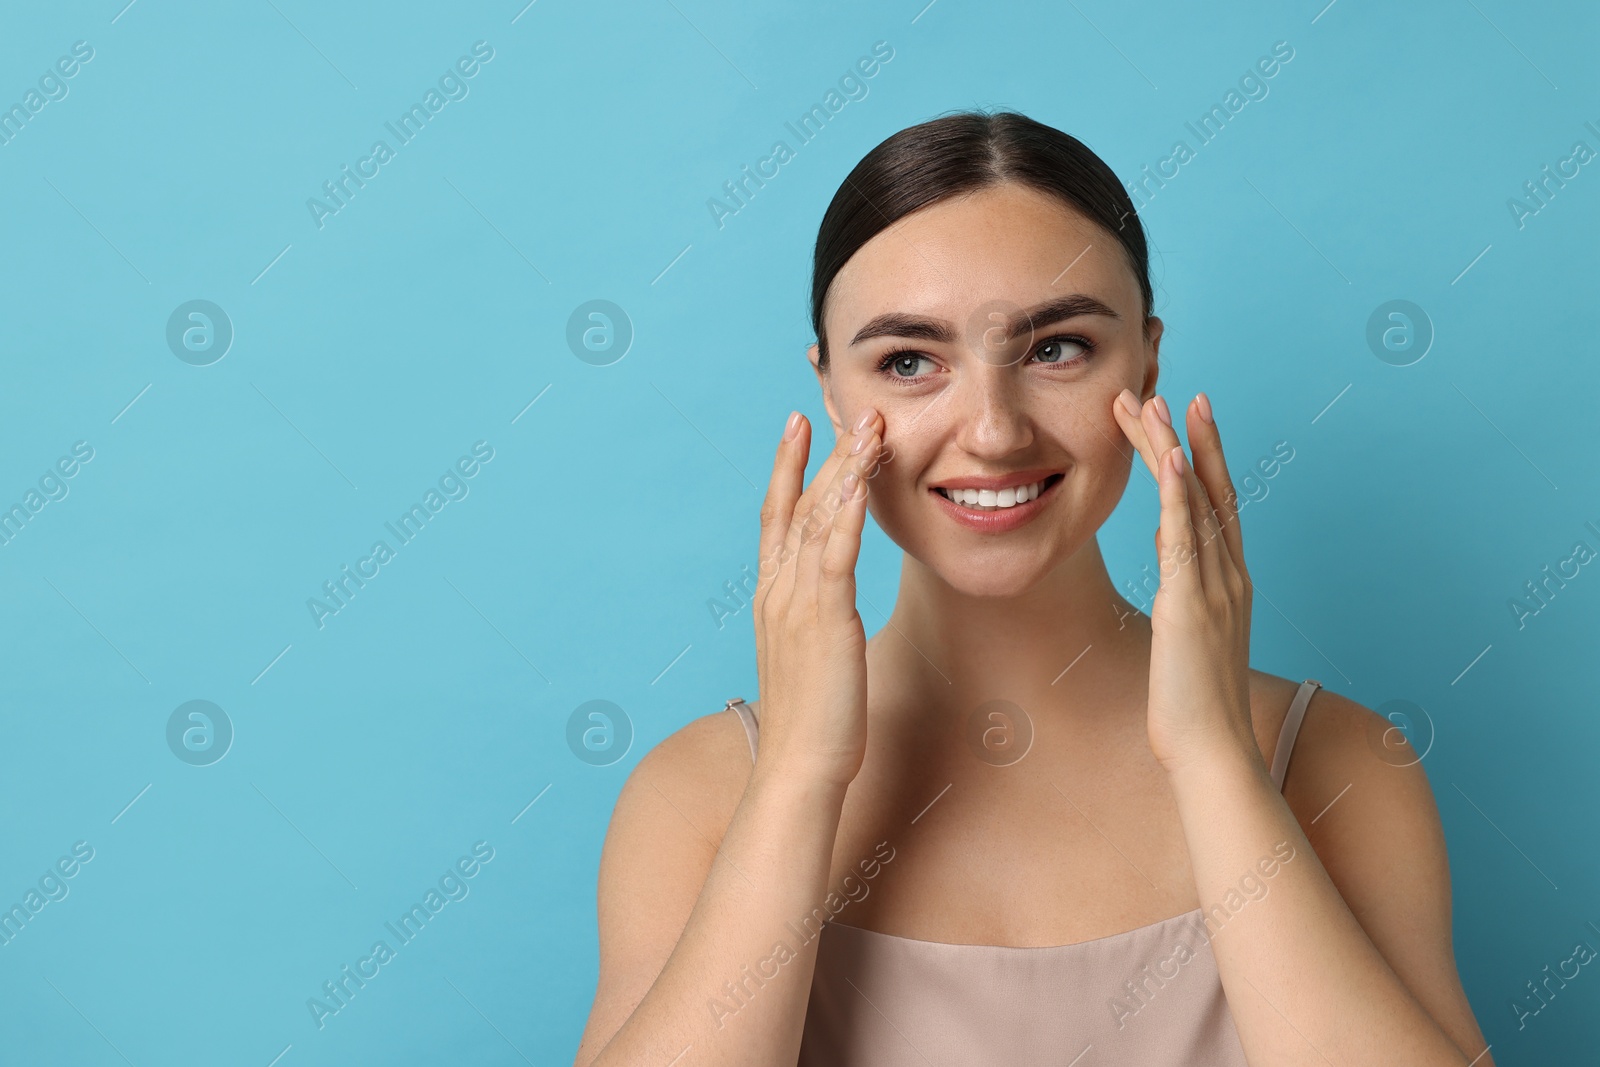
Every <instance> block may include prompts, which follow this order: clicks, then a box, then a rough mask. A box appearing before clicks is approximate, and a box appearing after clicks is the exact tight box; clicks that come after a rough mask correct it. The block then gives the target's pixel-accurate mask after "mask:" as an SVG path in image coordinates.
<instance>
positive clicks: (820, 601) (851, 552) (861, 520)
mask: <svg viewBox="0 0 1600 1067" xmlns="http://www.w3.org/2000/svg"><path fill="white" fill-rule="evenodd" d="M877 450H878V451H880V452H881V450H882V448H881V445H880V446H879V447H878V449H877ZM872 451H874V450H873V449H872V448H869V449H868V450H867V452H864V453H862V454H863V455H868V454H870V453H871V452H872ZM871 477H872V475H871V468H870V467H869V468H867V469H866V470H861V469H857V468H852V469H851V471H850V472H849V473H848V474H847V475H846V476H845V477H844V478H843V479H841V481H840V483H839V495H838V498H837V499H838V502H839V505H838V510H837V511H836V512H835V513H834V517H833V531H832V533H830V534H829V536H828V543H827V544H826V545H824V546H823V549H822V552H821V555H820V557H819V559H818V562H817V606H818V607H819V608H821V609H824V610H827V611H829V612H830V613H833V612H840V613H843V612H846V611H854V610H855V606H856V582H855V572H856V560H857V559H858V558H859V557H860V555H861V531H862V529H863V528H864V527H865V525H866V521H867V498H868V495H869V494H870V492H871V485H872V481H871Z"/></svg>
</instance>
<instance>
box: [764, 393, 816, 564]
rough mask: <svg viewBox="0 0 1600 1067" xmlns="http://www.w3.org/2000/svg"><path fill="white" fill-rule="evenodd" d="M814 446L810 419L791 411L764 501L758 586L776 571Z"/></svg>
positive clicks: (773, 464)
mask: <svg viewBox="0 0 1600 1067" xmlns="http://www.w3.org/2000/svg"><path fill="white" fill-rule="evenodd" d="M810 449H811V421H810V420H809V419H807V418H806V417H805V416H804V415H802V414H800V413H799V412H798V411H791V412H790V413H789V421H788V422H787V423H785V424H784V435H783V439H782V440H781V441H779V442H778V450H777V455H775V456H774V457H773V459H772V480H771V481H769V482H768V483H767V495H766V497H765V499H763V500H762V501H761V544H760V549H759V553H758V555H757V557H756V558H757V566H756V586H757V590H758V591H761V590H764V589H765V588H766V587H767V586H769V585H770V584H771V581H772V578H773V576H774V575H776V574H777V564H778V552H779V550H780V549H781V548H782V547H783V542H784V538H785V536H787V534H788V532H789V520H790V518H791V517H792V516H793V515H794V506H795V502H796V501H797V500H799V499H800V491H801V489H802V488H804V483H805V473H806V455H807V453H808V452H809V451H810Z"/></svg>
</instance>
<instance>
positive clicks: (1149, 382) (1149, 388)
mask: <svg viewBox="0 0 1600 1067" xmlns="http://www.w3.org/2000/svg"><path fill="white" fill-rule="evenodd" d="M1146 321H1147V322H1148V323H1149V326H1150V340H1149V341H1147V342H1145V345H1146V347H1147V348H1148V349H1149V350H1150V359H1149V362H1148V364H1147V365H1146V367H1145V372H1144V387H1143V390H1142V391H1141V392H1140V393H1139V399H1140V400H1141V401H1144V400H1149V399H1150V398H1151V397H1153V396H1155V395H1156V380H1157V379H1158V378H1160V377H1161V332H1162V331H1163V330H1165V329H1166V323H1164V322H1162V321H1161V320H1160V319H1159V318H1157V317H1156V316H1154V315H1151V316H1150V318H1149V319H1147V320H1146Z"/></svg>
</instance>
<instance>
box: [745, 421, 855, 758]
mask: <svg viewBox="0 0 1600 1067" xmlns="http://www.w3.org/2000/svg"><path fill="white" fill-rule="evenodd" d="M883 426H884V423H883V416H881V415H880V414H879V413H878V412H877V411H876V410H874V409H872V408H865V409H863V410H862V411H861V412H859V413H858V414H857V418H856V422H855V424H854V428H852V430H851V431H850V432H848V433H845V434H842V435H840V439H839V443H838V445H837V446H836V447H835V448H834V450H833V452H832V453H831V454H830V455H829V456H828V458H827V460H826V461H824V462H823V464H822V469H821V470H819V471H818V472H817V476H816V477H815V478H814V479H812V482H811V485H810V486H809V487H808V488H806V489H805V491H804V492H803V493H802V492H801V486H802V484H803V483H804V481H805V472H806V457H807V455H808V453H809V451H810V442H811V424H810V422H809V420H807V419H806V417H805V416H804V415H801V414H800V413H799V412H795V413H793V414H792V415H791V416H790V421H789V422H788V424H787V425H786V433H785V436H784V438H783V441H782V443H780V444H779V446H778V454H777V458H776V459H775V460H774V462H773V468H772V481H771V484H770V485H769V486H768V487H767V496H766V500H765V501H764V502H763V503H762V505H761V563H760V567H759V568H758V573H757V576H756V597H755V599H756V609H755V611H754V612H753V615H754V617H755V628H756V665H757V672H758V677H759V680H760V693H761V695H760V702H761V734H760V740H759V742H758V746H757V747H758V755H757V757H756V774H757V775H766V774H777V775H780V776H783V777H786V778H787V777H790V776H799V777H801V778H809V779H810V780H812V781H817V782H820V783H823V784H828V785H834V786H837V787H839V788H841V789H842V788H843V787H845V786H847V785H848V784H849V783H850V782H851V780H852V779H854V778H855V776H856V773H857V772H858V771H859V770H860V769H861V761H862V759H863V757H864V756H865V754H866V747H867V658H866V645H867V641H866V633H865V631H864V630H863V628H862V625H861V616H860V615H859V614H858V613H857V612H856V595H855V594H856V582H855V567H856V558H857V556H858V555H859V554H860V549H861V530H862V527H863V525H864V524H865V522H866V513H867V484H868V481H869V479H871V478H872V476H873V475H874V474H876V473H877V471H878V465H879V462H880V458H884V459H886V458H887V457H883V451H884V450H883V438H882V433H883Z"/></svg>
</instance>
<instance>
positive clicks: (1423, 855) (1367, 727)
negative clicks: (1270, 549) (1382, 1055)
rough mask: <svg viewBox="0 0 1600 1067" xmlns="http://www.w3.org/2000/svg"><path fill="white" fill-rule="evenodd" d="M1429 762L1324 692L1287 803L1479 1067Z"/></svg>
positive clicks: (1373, 929)
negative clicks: (1459, 967) (1456, 944)
mask: <svg viewBox="0 0 1600 1067" xmlns="http://www.w3.org/2000/svg"><path fill="white" fill-rule="evenodd" d="M1279 681H1283V682H1284V684H1285V685H1287V686H1289V687H1290V688H1291V690H1292V688H1293V687H1294V685H1295V684H1296V683H1293V682H1288V681H1287V680H1285V679H1279ZM1291 698H1292V693H1291ZM1281 718H1282V716H1281V715H1280V720H1281ZM1419 740H1422V742H1423V743H1424V744H1427V743H1428V739H1425V738H1423V739H1419ZM1426 754H1427V753H1426V751H1421V752H1419V751H1417V750H1416V749H1414V748H1413V747H1412V746H1411V744H1410V743H1409V741H1408V740H1407V738H1406V736H1405V734H1404V733H1403V732H1402V731H1401V730H1400V729H1399V728H1398V726H1397V725H1396V724H1394V723H1392V722H1390V721H1389V720H1388V719H1385V718H1384V717H1383V716H1381V715H1379V714H1378V713H1377V712H1375V711H1373V710H1372V709H1371V708H1368V707H1366V706H1365V705H1363V704H1361V703H1359V702H1357V701H1355V700H1352V699H1350V698H1349V697H1346V696H1344V695H1342V694H1340V693H1336V692H1334V691H1332V690H1330V689H1328V688H1326V687H1323V688H1319V689H1318V690H1317V691H1316V692H1315V693H1314V694H1313V695H1312V697H1311V700H1310V703H1309V704H1308V705H1307V707H1306V714H1305V719H1304V721H1303V722H1302V724H1301V727H1300V732H1299V734H1298V735H1297V737H1296V739H1295V743H1294V747H1293V749H1292V750H1291V755H1290V759H1289V766H1288V770H1287V772H1286V774H1285V778H1284V786H1283V795H1284V800H1285V802H1287V803H1288V805H1289V809H1290V810H1291V811H1292V812H1293V813H1294V815H1295V818H1296V820H1297V821H1298V822H1299V823H1300V828H1301V829H1302V830H1303V831H1304V832H1305V835H1306V839H1307V840H1308V841H1309V842H1310V843H1311V847H1312V849H1313V850H1314V851H1315V853H1316V856H1317V860H1318V862H1320V863H1321V865H1322V867H1323V869H1324V870H1326V871H1327V872H1328V877H1329V879H1330V880H1331V881H1332V882H1333V884H1334V885H1335V886H1336V887H1337V888H1338V890H1339V895H1340V896H1341V897H1342V898H1343V899H1344V902H1345V904H1346V905H1347V906H1348V907H1349V909H1350V911H1351V914H1353V915H1354V916H1355V918H1356V921H1357V922H1359V923H1360V924H1361V927H1362V929H1363V930H1364V931H1366V934H1367V936H1368V937H1369V938H1370V939H1371V940H1372V943H1373V945H1374V946H1375V947H1376V948H1377V949H1378V951H1379V953H1380V954H1381V955H1382V956H1383V957H1384V959H1385V960H1386V961H1387V962H1388V964H1389V966H1390V967H1391V968H1392V969H1393V970H1394V972H1395V974H1396V975H1397V976H1398V977H1399V978H1400V980H1401V981H1402V982H1403V983H1405V985H1406V987H1407V989H1409V990H1410V991H1411V993H1412V995H1413V996H1414V997H1416V999H1417V1001H1418V1003H1420V1004H1421V1005H1422V1006H1423V1007H1424V1008H1425V1009H1426V1010H1427V1011H1428V1012H1429V1014H1430V1015H1432V1016H1433V1018H1434V1019H1435V1020H1436V1021H1437V1022H1438V1023H1439V1025H1440V1027H1441V1028H1442V1029H1443V1030H1444V1031H1445V1032H1446V1033H1447V1034H1449V1035H1450V1037H1451V1039H1452V1040H1454V1041H1455V1042H1456V1044H1457V1045H1458V1046H1459V1047H1460V1048H1461V1050H1462V1051H1463V1052H1464V1053H1466V1055H1467V1057H1468V1058H1469V1059H1470V1058H1471V1057H1473V1056H1476V1055H1478V1054H1479V1053H1480V1052H1482V1051H1484V1039H1483V1034H1482V1031H1481V1030H1480V1029H1479V1027H1478V1024H1477V1021H1476V1019H1475V1018H1474V1016H1473V1013H1472V1009H1471V1007H1470V1005H1469V1004H1468V1002H1467V998H1466V993H1465V991H1464V990H1463V989H1462V986H1461V978H1460V975H1459V972H1458V971H1457V969H1456V962H1455V947H1454V943H1453V940H1452V926H1453V924H1452V919H1451V890H1450V863H1449V857H1448V854H1447V852H1446V847H1445V838H1444V829H1443V826H1442V825H1441V823H1440V819H1439V810H1438V806H1437V804H1436V802H1435V800H1434V794H1433V787H1432V785H1431V784H1430V783H1429V781H1428V775H1427V772H1426V771H1425V770H1424V769H1423V765H1422V760H1423V757H1424V756H1425V755H1426ZM1490 1062H1491V1061H1490V1060H1489V1059H1488V1057H1487V1056H1485V1057H1484V1058H1483V1059H1481V1060H1479V1061H1478V1063H1479V1064H1480V1065H1481V1064H1487V1063H1490Z"/></svg>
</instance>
